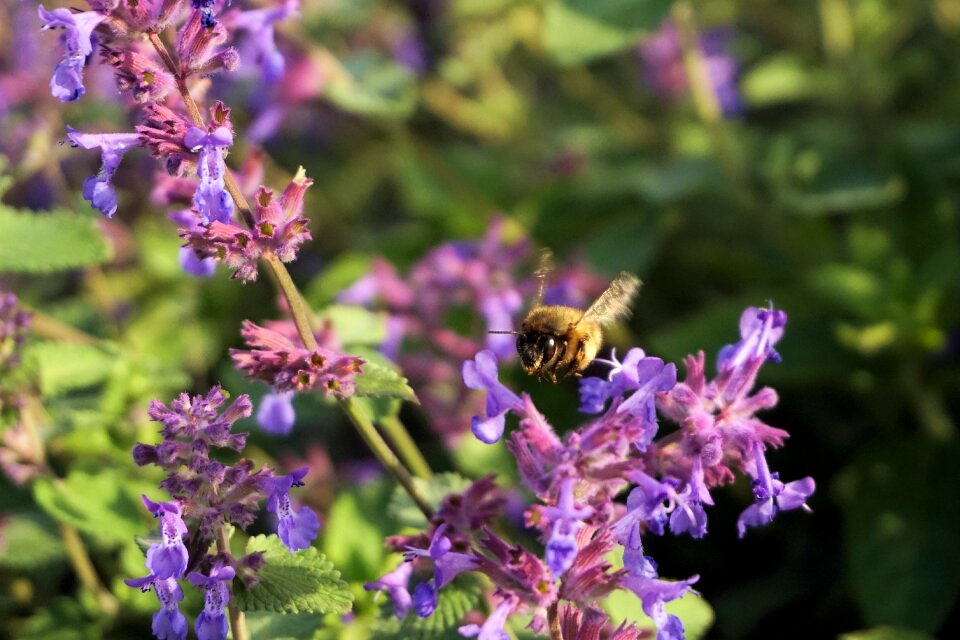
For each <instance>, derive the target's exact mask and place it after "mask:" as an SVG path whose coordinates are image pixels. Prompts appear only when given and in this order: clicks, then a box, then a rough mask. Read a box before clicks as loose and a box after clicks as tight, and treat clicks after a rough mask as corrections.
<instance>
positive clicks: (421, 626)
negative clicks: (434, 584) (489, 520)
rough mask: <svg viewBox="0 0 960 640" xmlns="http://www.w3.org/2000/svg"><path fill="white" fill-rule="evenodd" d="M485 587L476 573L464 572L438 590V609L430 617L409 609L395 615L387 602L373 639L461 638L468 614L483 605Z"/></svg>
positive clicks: (432, 639) (439, 639) (440, 639)
mask: <svg viewBox="0 0 960 640" xmlns="http://www.w3.org/2000/svg"><path fill="white" fill-rule="evenodd" d="M482 603H483V587H482V586H481V584H480V581H479V580H477V579H476V577H475V576H471V575H468V574H462V575H460V576H458V577H457V579H456V580H454V581H453V582H451V583H450V584H448V585H447V586H445V587H444V588H443V589H441V590H440V593H439V594H437V609H436V611H434V612H433V615H432V616H430V617H429V618H421V617H419V616H417V615H416V614H414V613H412V612H411V613H408V614H407V616H406V617H405V618H404V619H403V620H397V618H396V617H395V616H394V615H393V607H391V606H384V608H383V610H382V611H381V616H382V617H381V619H380V620H378V621H377V623H376V624H375V625H374V630H373V640H394V639H395V640H460V639H462V637H463V636H461V635H460V634H459V632H458V631H457V629H458V628H459V627H461V626H462V625H463V618H464V616H465V615H467V614H468V613H470V612H471V611H474V610H476V609H479V608H481V606H482Z"/></svg>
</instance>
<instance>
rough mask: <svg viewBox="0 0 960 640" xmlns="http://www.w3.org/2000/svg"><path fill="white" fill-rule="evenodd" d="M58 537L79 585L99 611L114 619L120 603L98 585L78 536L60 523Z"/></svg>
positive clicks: (93, 569)
mask: <svg viewBox="0 0 960 640" xmlns="http://www.w3.org/2000/svg"><path fill="white" fill-rule="evenodd" d="M60 537H62V538H63V545H64V547H65V548H66V551H67V557H68V558H70V564H71V565H72V566H73V570H74V572H75V573H76V574H77V579H78V580H79V581H80V584H82V585H83V586H84V587H85V588H86V589H87V590H88V591H90V592H91V593H92V594H93V597H94V598H95V599H96V601H97V604H98V605H99V606H100V610H101V611H103V612H104V613H105V614H106V615H107V616H109V617H111V618H113V617H116V615H117V613H118V612H119V611H120V603H119V602H117V599H116V598H115V597H114V595H113V594H112V593H110V592H109V591H107V589H106V588H105V587H104V586H103V585H102V584H100V578H99V577H98V576H97V570H96V569H95V568H94V566H93V562H92V561H91V560H90V556H89V555H88V554H87V548H86V547H85V546H84V545H83V540H81V539H80V534H79V533H77V530H76V529H74V528H73V527H72V526H70V525H68V524H65V523H63V522H61V523H60Z"/></svg>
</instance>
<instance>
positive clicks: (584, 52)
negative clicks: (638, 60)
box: [542, 0, 670, 65]
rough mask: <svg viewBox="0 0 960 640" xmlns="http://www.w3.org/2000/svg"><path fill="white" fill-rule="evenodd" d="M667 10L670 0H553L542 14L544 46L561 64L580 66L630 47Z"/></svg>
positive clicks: (657, 24)
mask: <svg viewBox="0 0 960 640" xmlns="http://www.w3.org/2000/svg"><path fill="white" fill-rule="evenodd" d="M669 9H670V1H669V0H556V1H555V2H553V3H551V4H548V5H547V7H546V10H545V13H544V20H543V34H542V35H543V44H544V46H545V47H546V50H547V52H548V53H549V54H550V55H551V56H552V57H553V58H554V59H555V60H556V61H557V62H559V63H560V64H564V65H573V64H580V63H583V62H587V61H589V60H593V59H594V58H600V57H603V56H607V55H611V54H614V53H618V52H620V51H623V50H625V49H628V48H630V47H631V46H633V45H634V44H636V42H637V41H638V40H639V39H640V38H641V37H642V36H643V35H644V34H646V33H650V32H651V31H653V30H655V29H656V28H657V27H658V26H659V25H660V23H661V22H662V21H663V18H664V17H665V16H666V15H667V11H668V10H669Z"/></svg>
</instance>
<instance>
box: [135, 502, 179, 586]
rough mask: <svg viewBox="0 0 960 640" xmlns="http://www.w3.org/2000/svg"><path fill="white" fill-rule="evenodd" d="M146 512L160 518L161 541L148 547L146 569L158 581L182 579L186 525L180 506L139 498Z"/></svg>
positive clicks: (174, 503)
mask: <svg viewBox="0 0 960 640" xmlns="http://www.w3.org/2000/svg"><path fill="white" fill-rule="evenodd" d="M140 498H141V500H143V505H144V506H145V507H146V508H147V511H149V512H150V513H152V514H153V517H154V518H160V534H161V535H162V536H163V540H162V541H161V542H158V543H154V544H152V545H150V548H149V549H148V550H147V568H148V569H150V571H151V572H152V573H153V574H154V575H155V576H157V577H158V578H160V579H166V578H182V577H183V573H184V571H186V570H187V560H188V555H187V547H186V546H185V545H184V544H183V536H184V535H186V534H187V525H186V524H185V523H184V522H183V518H182V516H181V512H180V505H178V504H177V503H176V502H153V501H152V500H150V498H148V497H147V496H140Z"/></svg>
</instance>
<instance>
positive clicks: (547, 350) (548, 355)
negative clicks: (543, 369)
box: [543, 336, 557, 362]
mask: <svg viewBox="0 0 960 640" xmlns="http://www.w3.org/2000/svg"><path fill="white" fill-rule="evenodd" d="M556 352H557V341H556V340H554V339H553V336H546V337H545V338H544V339H543V361H544V362H550V361H551V360H553V356H554V354H555V353H556Z"/></svg>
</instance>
